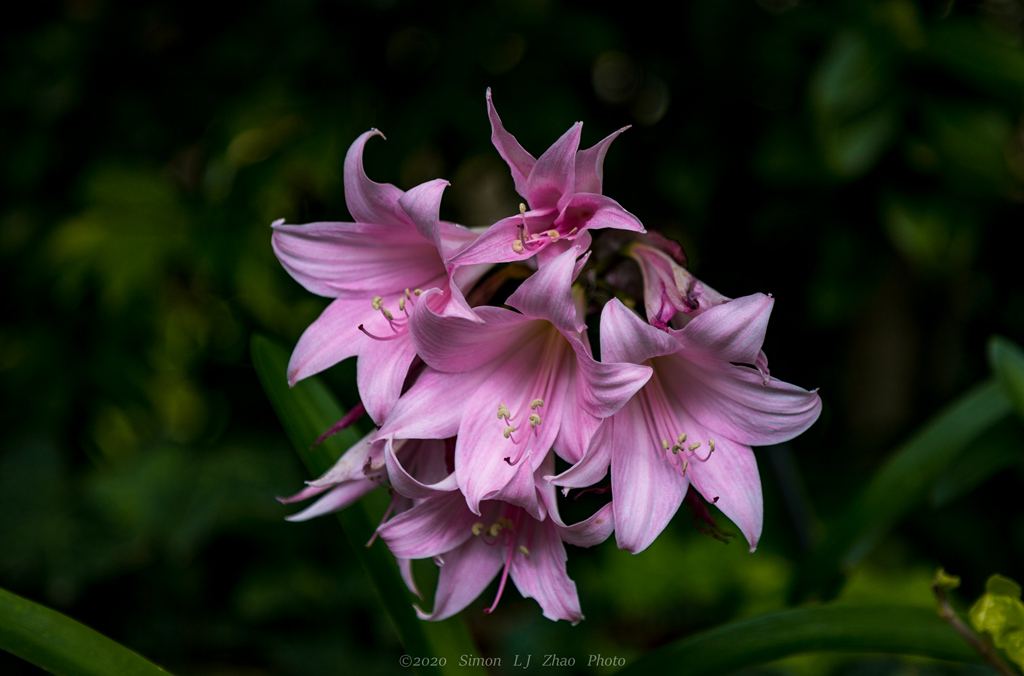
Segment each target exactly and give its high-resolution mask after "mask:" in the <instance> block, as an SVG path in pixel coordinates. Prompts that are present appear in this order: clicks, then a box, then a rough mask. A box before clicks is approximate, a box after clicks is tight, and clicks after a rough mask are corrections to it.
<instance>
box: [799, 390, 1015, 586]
mask: <svg viewBox="0 0 1024 676" xmlns="http://www.w3.org/2000/svg"><path fill="white" fill-rule="evenodd" d="M1010 409H1011V404H1010V399H1009V397H1008V396H1007V395H1006V392H1005V390H1004V389H1003V387H1002V386H1001V385H1000V384H999V383H998V382H996V381H995V380H990V381H988V382H986V383H984V384H982V385H980V386H978V387H976V388H974V389H973V390H971V391H970V392H968V393H967V394H966V395H964V396H963V397H961V398H960V399H959V400H958V401H956V402H954V403H953V404H952V405H951V406H950V407H948V408H947V409H946V410H944V411H942V412H941V413H940V414H939V415H938V416H936V417H935V418H933V419H932V421H931V422H929V423H928V424H927V425H925V427H924V428H923V429H921V430H920V431H919V432H918V433H917V434H916V435H915V436H914V437H913V438H911V439H910V441H908V442H907V443H906V444H904V445H903V446H902V447H901V448H900V449H899V450H897V451H896V453H894V454H893V456H892V458H890V460H889V461H888V462H887V463H886V465H885V466H884V467H883V468H882V469H881V470H879V471H878V473H877V474H876V475H875V476H874V478H873V479H872V480H871V482H870V483H869V484H868V485H867V487H866V488H865V489H864V491H863V492H862V493H861V494H860V496H859V497H857V499H856V500H854V501H853V502H852V503H851V504H850V506H849V507H848V508H847V509H846V511H845V512H844V513H843V514H842V515H841V516H840V517H839V519H838V520H837V521H836V522H835V523H834V524H833V525H831V526H830V527H829V528H828V531H827V534H826V536H825V539H824V540H823V541H822V543H821V545H820V546H819V547H818V548H817V549H816V550H815V551H814V553H813V554H812V555H811V556H810V557H809V559H808V561H807V562H806V563H805V565H803V566H802V570H801V571H800V573H799V574H798V576H797V580H798V583H797V586H796V588H795V590H794V597H795V598H797V599H802V598H806V597H808V596H820V597H823V598H830V597H832V596H833V595H834V594H835V593H836V591H837V590H838V587H839V584H840V582H841V581H842V572H843V571H847V570H850V569H851V568H853V567H854V566H855V565H856V564H857V563H858V562H860V561H861V559H863V558H864V556H866V555H867V554H868V553H869V552H870V551H871V550H872V548H874V546H875V545H876V544H878V542H879V541H880V540H881V539H882V538H883V537H884V536H885V535H886V534H888V533H889V531H890V530H892V528H893V527H894V526H896V525H897V524H898V523H899V522H900V521H901V520H902V519H903V518H904V517H906V516H907V515H908V514H909V513H910V512H911V511H912V510H913V509H915V508H917V507H918V506H920V505H922V504H924V503H925V502H926V501H927V499H928V494H929V492H930V491H931V488H932V486H934V485H935V483H936V482H937V481H938V480H939V478H940V477H941V476H942V474H943V472H945V471H947V470H948V468H949V467H950V465H951V463H952V462H953V461H954V460H956V458H957V457H959V456H960V454H961V453H963V452H964V451H965V450H966V449H967V447H968V446H969V444H971V442H973V441H974V440H976V439H977V438H978V437H979V436H980V435H981V434H982V433H983V432H985V431H986V430H988V429H990V428H991V427H992V426H993V425H995V424H996V423H998V422H999V421H1000V420H1002V419H1003V418H1005V417H1006V416H1007V415H1008V414H1009V412H1010Z"/></svg>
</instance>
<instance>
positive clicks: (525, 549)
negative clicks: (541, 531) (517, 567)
mask: <svg viewBox="0 0 1024 676" xmlns="http://www.w3.org/2000/svg"><path fill="white" fill-rule="evenodd" d="M519 551H521V552H522V553H523V554H525V555H526V556H529V555H530V550H529V549H527V548H526V545H519Z"/></svg>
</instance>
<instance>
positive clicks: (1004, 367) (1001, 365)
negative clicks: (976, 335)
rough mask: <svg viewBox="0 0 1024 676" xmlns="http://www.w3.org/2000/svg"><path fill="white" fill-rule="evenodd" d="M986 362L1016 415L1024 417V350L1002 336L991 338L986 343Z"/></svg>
mask: <svg viewBox="0 0 1024 676" xmlns="http://www.w3.org/2000/svg"><path fill="white" fill-rule="evenodd" d="M988 361H989V365H990V366H991V367H992V370H993V371H994V372H995V374H996V378H998V379H999V383H1000V384H1001V385H1002V386H1003V388H1004V389H1005V390H1006V393H1007V394H1008V395H1009V397H1010V399H1011V400H1012V401H1013V405H1014V407H1016V409H1017V414H1018V415H1020V416H1024V350H1021V348H1020V346H1019V345H1017V344H1016V343H1014V342H1013V341H1010V340H1007V339H1006V338H1003V337H1002V336H993V337H992V338H991V339H990V340H989V341H988Z"/></svg>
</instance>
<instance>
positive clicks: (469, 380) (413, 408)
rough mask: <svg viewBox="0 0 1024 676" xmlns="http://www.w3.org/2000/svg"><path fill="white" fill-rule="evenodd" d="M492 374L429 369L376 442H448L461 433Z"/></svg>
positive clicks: (391, 414) (414, 385)
mask: <svg viewBox="0 0 1024 676" xmlns="http://www.w3.org/2000/svg"><path fill="white" fill-rule="evenodd" d="M489 374H490V371H481V370H477V371H472V372H470V373H441V372H440V371H435V370H434V369H432V368H426V369H424V371H423V372H422V373H420V375H419V377H418V378H417V379H416V382H415V383H414V384H413V386H412V387H410V388H409V390H408V391H407V392H406V393H405V394H403V395H402V397H401V398H400V399H399V400H398V403H397V404H395V407H394V408H393V409H392V410H391V413H390V414H388V417H387V419H386V420H385V421H384V424H383V425H381V428H380V429H379V430H378V431H377V434H376V435H375V436H374V438H375V439H385V438H392V439H447V438H448V437H454V436H455V434H456V433H457V432H458V430H459V422H460V421H461V420H462V412H463V410H464V409H465V407H466V403H467V402H468V401H469V400H470V398H471V397H472V396H473V394H474V393H475V392H476V390H477V388H478V387H479V386H480V382H481V381H482V380H484V379H486V378H487V376H488V375H489Z"/></svg>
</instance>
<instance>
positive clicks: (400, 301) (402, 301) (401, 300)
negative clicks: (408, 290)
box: [398, 298, 405, 312]
mask: <svg viewBox="0 0 1024 676" xmlns="http://www.w3.org/2000/svg"><path fill="white" fill-rule="evenodd" d="M398 309H399V311H401V312H405V299H404V298H399V299H398Z"/></svg>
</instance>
